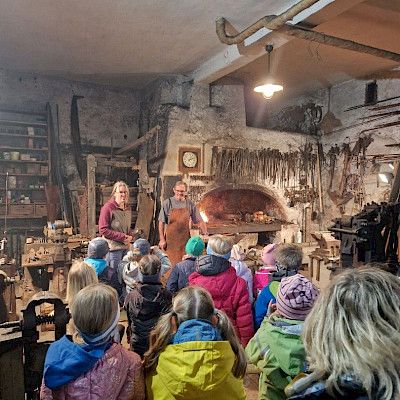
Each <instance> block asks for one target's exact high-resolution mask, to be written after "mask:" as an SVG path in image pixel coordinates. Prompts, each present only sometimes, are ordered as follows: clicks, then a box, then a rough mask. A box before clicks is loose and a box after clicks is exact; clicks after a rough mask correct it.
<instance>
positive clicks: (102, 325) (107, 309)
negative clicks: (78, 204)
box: [71, 283, 119, 335]
mask: <svg viewBox="0 0 400 400" xmlns="http://www.w3.org/2000/svg"><path fill="white" fill-rule="evenodd" d="M118 307H119V305H118V295H117V292H116V290H115V289H113V288H112V287H111V286H108V285H104V284H103V283H96V284H93V285H89V286H86V287H85V288H83V289H82V290H80V291H79V292H78V294H77V295H76V296H75V299H74V302H73V303H72V308H71V314H72V318H73V320H74V323H75V326H76V327H77V328H78V330H79V331H80V332H82V333H85V334H89V335H96V334H98V333H101V332H104V331H105V330H106V329H107V328H108V327H109V326H110V325H111V324H112V322H113V320H114V318H115V317H116V313H117V312H118Z"/></svg>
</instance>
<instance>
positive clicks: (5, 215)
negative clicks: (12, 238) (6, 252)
mask: <svg viewBox="0 0 400 400" xmlns="http://www.w3.org/2000/svg"><path fill="white" fill-rule="evenodd" d="M10 202H11V199H10ZM7 216H8V172H7V173H6V210H5V214H4V238H6V237H7Z"/></svg>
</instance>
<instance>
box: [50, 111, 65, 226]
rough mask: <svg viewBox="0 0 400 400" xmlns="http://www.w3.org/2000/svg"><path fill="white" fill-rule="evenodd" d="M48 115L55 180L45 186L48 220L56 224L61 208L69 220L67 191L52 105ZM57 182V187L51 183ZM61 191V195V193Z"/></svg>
mask: <svg viewBox="0 0 400 400" xmlns="http://www.w3.org/2000/svg"><path fill="white" fill-rule="evenodd" d="M46 115H47V126H48V129H49V131H50V137H51V138H52V139H51V145H52V148H51V152H50V153H51V157H52V163H51V165H52V173H51V175H52V176H53V174H54V175H55V179H53V178H54V177H53V178H52V179H51V180H50V183H49V184H46V185H45V193H46V207H47V219H48V220H49V221H51V222H54V221H55V220H56V219H58V218H59V215H58V213H59V210H60V208H61V213H62V217H63V218H64V219H67V215H66V208H67V205H66V202H65V191H64V190H63V188H64V185H63V179H62V175H61V165H60V162H61V155H60V140H59V137H58V134H59V132H58V129H55V126H57V124H55V123H54V118H53V112H52V107H51V105H50V103H46ZM54 180H55V181H56V182H57V185H53V184H52V183H51V182H53V181H54ZM60 191H61V193H60Z"/></svg>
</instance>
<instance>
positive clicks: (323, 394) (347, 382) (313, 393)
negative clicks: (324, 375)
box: [288, 372, 380, 400]
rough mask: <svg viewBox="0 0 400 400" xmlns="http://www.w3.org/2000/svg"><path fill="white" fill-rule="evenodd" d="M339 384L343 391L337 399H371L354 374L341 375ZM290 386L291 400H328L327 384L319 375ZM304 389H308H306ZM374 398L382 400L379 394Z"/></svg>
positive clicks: (315, 374)
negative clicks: (319, 378)
mask: <svg viewBox="0 0 400 400" xmlns="http://www.w3.org/2000/svg"><path fill="white" fill-rule="evenodd" d="M337 384H338V387H339V389H340V391H341V393H337V392H336V391H335V394H337V398H340V399H345V400H347V399H351V400H368V398H369V397H368V394H367V391H366V390H365V389H364V388H363V385H362V383H361V381H360V380H359V379H357V377H355V376H354V375H352V374H344V375H341V376H340V377H339V379H338V381H337ZM290 386H291V387H290V388H289V391H288V393H289V395H290V399H291V400H301V399H326V398H327V395H328V392H327V388H326V382H325V381H324V380H323V379H321V380H318V374H317V373H315V372H314V373H312V374H311V375H307V376H305V377H304V378H301V379H299V380H297V381H296V382H294V383H293V384H291V385H290ZM304 387H306V388H305V389H304ZM375 393H377V392H375ZM330 398H331V397H330ZM374 398H380V396H379V394H378V395H377V396H376V397H374Z"/></svg>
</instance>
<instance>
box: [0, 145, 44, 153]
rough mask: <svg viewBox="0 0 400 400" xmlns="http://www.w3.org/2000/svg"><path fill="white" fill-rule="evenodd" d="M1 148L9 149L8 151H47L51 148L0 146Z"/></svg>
mask: <svg viewBox="0 0 400 400" xmlns="http://www.w3.org/2000/svg"><path fill="white" fill-rule="evenodd" d="M0 150H8V151H14V150H26V151H45V152H46V153H47V152H48V151H49V149H48V148H47V147H43V148H41V149H31V148H29V147H10V146H0Z"/></svg>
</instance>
